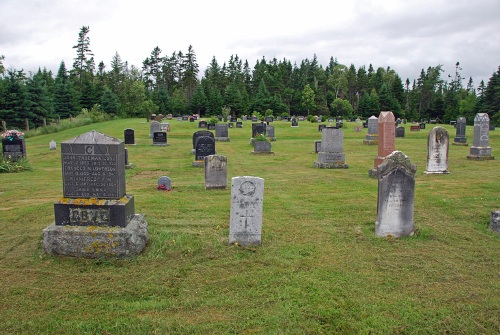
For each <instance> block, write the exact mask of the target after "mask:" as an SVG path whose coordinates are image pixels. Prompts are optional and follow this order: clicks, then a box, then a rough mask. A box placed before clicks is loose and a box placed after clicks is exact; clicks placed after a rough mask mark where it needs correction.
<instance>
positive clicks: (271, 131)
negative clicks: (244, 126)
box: [266, 126, 276, 141]
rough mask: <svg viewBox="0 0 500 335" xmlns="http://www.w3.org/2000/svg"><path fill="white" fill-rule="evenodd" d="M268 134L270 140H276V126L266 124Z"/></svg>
mask: <svg viewBox="0 0 500 335" xmlns="http://www.w3.org/2000/svg"><path fill="white" fill-rule="evenodd" d="M266 135H267V137H268V138H269V140H270V141H276V136H274V126H266Z"/></svg>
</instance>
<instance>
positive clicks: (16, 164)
mask: <svg viewBox="0 0 500 335" xmlns="http://www.w3.org/2000/svg"><path fill="white" fill-rule="evenodd" d="M31 170H33V168H32V167H31V165H30V164H29V162H28V160H27V159H26V158H22V159H18V160H11V159H8V158H5V157H4V156H3V155H1V156H0V173H10V172H23V171H31Z"/></svg>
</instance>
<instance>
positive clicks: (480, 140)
mask: <svg viewBox="0 0 500 335" xmlns="http://www.w3.org/2000/svg"><path fill="white" fill-rule="evenodd" d="M489 142H490V118H489V116H488V114H486V113H477V114H476V117H475V118H474V140H473V143H472V145H471V147H470V152H469V155H468V156H467V159H471V160H490V159H495V157H493V156H492V155H491V147H490V146H489Z"/></svg>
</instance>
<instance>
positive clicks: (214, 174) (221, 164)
mask: <svg viewBox="0 0 500 335" xmlns="http://www.w3.org/2000/svg"><path fill="white" fill-rule="evenodd" d="M226 188H227V158H226V157H225V156H220V155H209V156H206V157H205V189H206V190H211V189H226Z"/></svg>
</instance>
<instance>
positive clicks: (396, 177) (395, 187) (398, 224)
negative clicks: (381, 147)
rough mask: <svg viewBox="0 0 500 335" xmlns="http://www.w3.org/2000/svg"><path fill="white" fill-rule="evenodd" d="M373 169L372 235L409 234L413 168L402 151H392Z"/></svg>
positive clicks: (411, 222) (411, 213) (412, 195)
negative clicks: (375, 175) (374, 215)
mask: <svg viewBox="0 0 500 335" xmlns="http://www.w3.org/2000/svg"><path fill="white" fill-rule="evenodd" d="M393 128H394V125H393ZM377 170H378V199H377V221H376V222H375V234H376V235H377V236H381V237H386V236H387V237H389V236H392V237H402V236H411V235H413V232H414V230H415V225H414V220H413V215H414V199H415V173H416V171H417V167H416V166H415V165H413V164H412V163H411V162H410V159H409V158H408V156H406V155H405V154H404V153H402V152H401V151H394V152H393V153H391V154H390V155H388V156H387V157H386V158H385V160H384V162H383V163H382V164H380V165H379V166H378V167H377Z"/></svg>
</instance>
